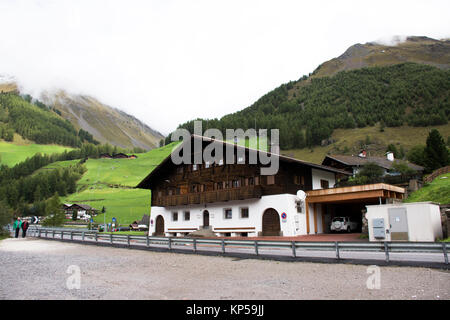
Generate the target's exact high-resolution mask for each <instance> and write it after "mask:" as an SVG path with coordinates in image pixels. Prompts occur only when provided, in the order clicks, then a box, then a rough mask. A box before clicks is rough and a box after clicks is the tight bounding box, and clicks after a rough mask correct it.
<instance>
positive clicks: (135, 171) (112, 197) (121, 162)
mask: <svg viewBox="0 0 450 320" xmlns="http://www.w3.org/2000/svg"><path fill="white" fill-rule="evenodd" d="M174 146H176V143H172V144H169V145H167V146H164V147H161V148H158V149H153V150H150V151H149V152H147V153H141V154H137V156H138V158H137V159H89V160H87V161H86V163H85V166H86V168H87V172H86V173H85V174H84V175H83V177H82V178H81V179H80V180H79V181H78V183H77V188H78V190H77V193H74V194H72V195H69V196H67V197H63V198H61V202H63V203H83V204H88V205H90V206H92V207H93V208H95V209H97V210H99V211H100V212H101V210H102V208H103V207H105V208H106V212H105V214H102V213H100V214H98V215H97V216H96V217H94V222H95V223H103V222H104V219H105V220H106V222H111V220H112V218H113V217H114V218H116V219H117V223H118V224H121V225H127V224H130V223H131V222H133V221H135V220H140V219H141V218H142V216H143V215H144V214H149V213H150V195H151V192H150V191H149V190H142V189H134V187H135V186H136V185H137V184H138V183H139V182H141V181H142V180H143V179H144V178H145V177H146V176H147V175H148V174H149V173H150V172H151V171H152V170H153V169H154V168H155V167H156V166H157V165H158V164H160V163H161V161H162V160H163V159H164V158H166V157H167V156H168V155H169V154H170V153H171V152H172V149H173V147H174ZM76 162H78V160H73V161H59V162H55V163H52V164H50V165H48V166H46V167H44V168H42V169H41V170H51V169H55V168H63V167H68V166H70V165H73V164H75V163H76Z"/></svg>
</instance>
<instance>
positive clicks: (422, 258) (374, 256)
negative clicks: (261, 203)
mask: <svg viewBox="0 0 450 320" xmlns="http://www.w3.org/2000/svg"><path fill="white" fill-rule="evenodd" d="M42 237H43V238H45V234H44V233H43V234H42ZM47 238H49V239H53V235H52V233H48V235H47ZM54 239H56V240H58V239H59V240H61V236H60V235H58V234H56V235H55V238H54ZM64 239H66V240H69V239H70V236H69V235H67V234H66V235H65V236H64ZM73 240H75V241H78V242H81V241H82V238H81V236H74V237H73ZM247 240H248V239H247ZM84 242H85V243H90V244H99V245H109V244H110V241H109V240H108V239H102V238H99V239H97V241H96V240H95V238H94V237H91V236H89V237H88V236H86V237H85V238H84ZM114 244H115V245H123V246H127V245H128V243H127V240H126V239H125V238H124V239H123V241H122V242H117V240H114ZM130 246H131V247H133V248H141V249H147V248H148V249H150V250H161V251H163V250H167V243H162V242H159V243H158V242H156V243H155V242H151V243H150V245H149V247H147V246H146V240H145V239H142V240H130ZM172 251H175V252H189V253H191V252H193V251H194V248H193V246H192V244H179V243H178V244H177V242H176V239H175V240H174V243H173V244H172ZM225 252H226V254H227V255H231V256H233V255H238V256H239V255H241V256H242V257H254V256H255V248H254V247H252V246H251V247H245V246H241V245H240V246H226V247H225ZM197 253H202V254H206V253H210V254H222V248H221V246H218V245H212V244H201V243H198V244H197ZM258 253H259V256H260V257H261V258H264V257H266V258H273V259H279V260H293V259H294V258H292V256H293V252H292V249H291V248H276V249H275V248H259V249H258ZM339 255H340V261H341V262H351V263H362V264H372V263H376V264H381V265H382V264H385V259H386V256H385V253H384V252H361V251H343V250H342V249H341V250H340V253H339ZM294 260H306V261H314V262H316V261H322V262H336V253H335V251H318V250H304V249H300V248H297V249H296V258H295V259H294ZM389 260H390V262H389V263H390V264H397V265H410V266H426V267H437V268H449V265H444V263H445V258H444V255H443V254H442V253H423V252H391V253H390V254H389Z"/></svg>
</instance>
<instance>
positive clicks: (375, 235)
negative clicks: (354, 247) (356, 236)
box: [366, 202, 442, 242]
mask: <svg viewBox="0 0 450 320" xmlns="http://www.w3.org/2000/svg"><path fill="white" fill-rule="evenodd" d="M366 208H367V213H366V218H367V221H368V228H369V240H370V241H431V242H434V241H436V239H438V238H442V225H441V214H440V209H439V204H437V203H433V202H412V203H397V204H380V205H369V206H366Z"/></svg>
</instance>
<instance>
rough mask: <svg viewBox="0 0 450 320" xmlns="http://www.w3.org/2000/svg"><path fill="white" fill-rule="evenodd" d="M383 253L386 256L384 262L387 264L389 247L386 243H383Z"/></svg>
mask: <svg viewBox="0 0 450 320" xmlns="http://www.w3.org/2000/svg"><path fill="white" fill-rule="evenodd" d="M384 253H385V255H386V262H389V247H388V243H387V242H386V241H385V242H384Z"/></svg>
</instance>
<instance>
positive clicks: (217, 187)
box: [216, 182, 223, 190]
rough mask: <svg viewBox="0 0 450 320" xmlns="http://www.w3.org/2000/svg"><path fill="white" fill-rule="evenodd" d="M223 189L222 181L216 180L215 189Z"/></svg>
mask: <svg viewBox="0 0 450 320" xmlns="http://www.w3.org/2000/svg"><path fill="white" fill-rule="evenodd" d="M222 189H223V182H217V183H216V190H222Z"/></svg>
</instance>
